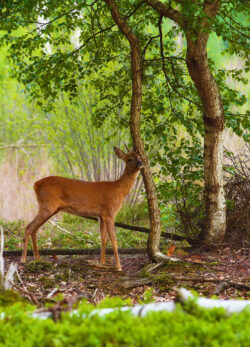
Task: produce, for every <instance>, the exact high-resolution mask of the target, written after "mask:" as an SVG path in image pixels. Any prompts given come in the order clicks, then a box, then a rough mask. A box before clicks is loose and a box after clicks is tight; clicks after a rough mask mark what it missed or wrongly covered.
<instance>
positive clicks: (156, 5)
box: [145, 0, 184, 28]
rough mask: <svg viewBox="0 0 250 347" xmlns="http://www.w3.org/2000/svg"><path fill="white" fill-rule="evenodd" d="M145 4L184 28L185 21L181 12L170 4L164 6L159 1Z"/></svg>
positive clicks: (147, 1) (153, 0) (149, 1)
mask: <svg viewBox="0 0 250 347" xmlns="http://www.w3.org/2000/svg"><path fill="white" fill-rule="evenodd" d="M145 2H146V3H147V4H148V5H149V6H150V7H152V8H153V9H154V10H156V11H157V12H158V13H159V14H161V15H162V16H164V17H168V18H170V19H172V20H173V21H174V22H176V23H177V24H179V26H180V27H181V28H183V27H184V21H183V18H182V17H181V15H180V12H179V11H177V10H174V9H173V8H172V7H171V5H170V4H168V5H166V4H163V3H162V2H161V1H159V0H145Z"/></svg>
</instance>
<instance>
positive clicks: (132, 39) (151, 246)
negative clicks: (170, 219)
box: [104, 0, 163, 261]
mask: <svg viewBox="0 0 250 347" xmlns="http://www.w3.org/2000/svg"><path fill="white" fill-rule="evenodd" d="M104 1H105V2H106V4H107V5H108V6H109V8H110V12H111V15H112V17H113V19H114V21H115V23H116V24H117V25H118V27H119V29H120V30H121V32H122V33H123V34H124V35H125V37H126V38H127V40H128V41H129V44H130V57H131V69H132V101H131V117H130V131H131V136H132V139H133V144H134V150H135V151H136V153H137V154H139V156H140V157H141V160H142V162H143V169H142V176H143V181H144V185H145V189H146V194H147V200H148V207H149V218H150V234H149V237H148V256H149V258H150V259H151V260H153V261H156V260H157V259H159V258H161V256H163V255H162V254H161V253H160V251H159V244H160V213H159V207H158V200H157V195H156V189H155V184H154V180H153V177H152V173H151V171H150V166H149V160H148V158H147V155H146V152H145V149H144V143H143V140H142V138H141V132H140V111H141V102H142V78H141V59H140V45H139V41H138V39H137V37H136V36H135V35H134V33H133V32H132V30H131V28H130V27H129V25H128V24H127V22H126V20H125V19H123V18H122V17H121V15H120V13H119V10H118V8H117V5H116V3H115V1H113V0H104Z"/></svg>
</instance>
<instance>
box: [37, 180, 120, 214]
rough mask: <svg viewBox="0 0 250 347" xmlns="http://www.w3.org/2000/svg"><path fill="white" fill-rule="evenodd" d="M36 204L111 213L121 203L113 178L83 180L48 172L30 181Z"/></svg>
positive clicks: (86, 211) (92, 212) (82, 212)
mask: <svg viewBox="0 0 250 347" xmlns="http://www.w3.org/2000/svg"><path fill="white" fill-rule="evenodd" d="M34 190H35V192H36V195H37V199H38V202H39V204H49V205H50V206H51V209H52V208H53V209H57V210H62V211H65V212H69V213H72V214H77V215H85V216H87V215H92V216H101V215H105V213H106V211H107V213H108V214H110V213H111V214H115V213H116V212H117V211H118V210H119V208H120V206H121V203H122V200H123V196H122V194H120V193H119V189H117V187H116V184H115V182H105V181H104V182H85V181H81V180H74V179H70V178H66V177H60V176H49V177H46V178H43V179H41V180H39V181H37V182H35V184H34Z"/></svg>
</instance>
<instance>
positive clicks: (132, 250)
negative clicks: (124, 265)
mask: <svg viewBox="0 0 250 347" xmlns="http://www.w3.org/2000/svg"><path fill="white" fill-rule="evenodd" d="M118 251H119V253H120V254H146V253H147V249H146V248H120V249H118ZM100 252H101V250H100V249H99V248H93V249H92V248H84V249H41V250H40V251H39V253H40V255H100ZM106 254H113V249H112V248H107V249H106ZM20 255H22V251H21V250H20V251H4V252H3V256H4V257H8V256H20ZM27 255H28V256H33V251H32V250H28V252H27Z"/></svg>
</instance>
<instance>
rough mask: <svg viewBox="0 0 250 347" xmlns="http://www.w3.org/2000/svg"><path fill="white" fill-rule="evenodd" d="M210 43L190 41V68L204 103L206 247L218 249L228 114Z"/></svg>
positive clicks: (222, 226) (223, 211) (223, 221)
mask: <svg viewBox="0 0 250 347" xmlns="http://www.w3.org/2000/svg"><path fill="white" fill-rule="evenodd" d="M206 43H207V40H204V41H202V40H196V41H192V40H190V39H188V38H187V56H186V59H187V66H188V70H189V74H190V76H191V78H192V80H193V81H194V83H195V86H196V88H197V91H198V93H199V95H200V98H201V100H202V107H203V120H204V127H205V137H204V202H205V213H206V217H205V232H204V238H203V244H204V246H208V247H211V246H214V245H215V244H216V243H220V242H221V241H222V240H223V239H224V235H225V231H226V209H225V197H224V191H223V172H222V160H223V158H222V155H223V133H224V124H225V119H224V110H223V105H222V100H221V96H220V92H219V89H218V86H217V83H216V81H215V79H214V77H213V76H212V74H211V72H210V69H209V65H208V58H207V51H206Z"/></svg>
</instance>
